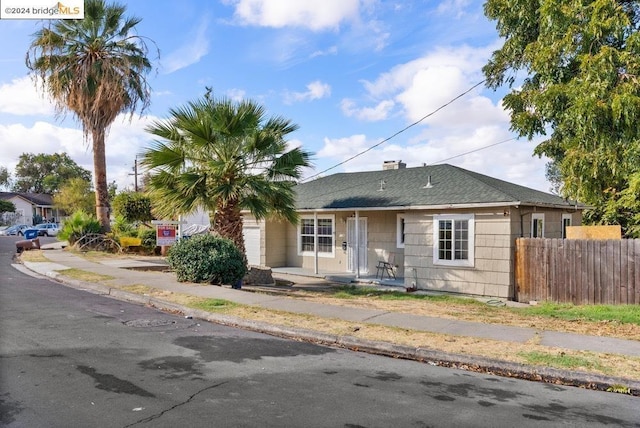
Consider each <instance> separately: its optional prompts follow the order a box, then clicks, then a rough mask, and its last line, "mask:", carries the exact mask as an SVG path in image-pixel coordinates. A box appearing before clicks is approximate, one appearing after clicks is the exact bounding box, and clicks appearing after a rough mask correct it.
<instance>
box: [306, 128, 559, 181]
mask: <svg viewBox="0 0 640 428" xmlns="http://www.w3.org/2000/svg"><path fill="white" fill-rule="evenodd" d="M423 137H425V135H422V136H421V137H418V138H416V139H415V140H414V142H413V143H409V144H406V145H401V144H399V143H398V142H394V141H388V142H386V143H384V144H382V145H380V146H378V147H375V148H373V149H370V148H371V147H373V146H374V145H376V144H377V143H378V142H379V140H378V141H374V140H372V139H370V138H368V137H367V136H366V135H364V134H357V135H352V136H350V137H344V138H325V139H324V146H323V147H322V149H321V150H320V151H318V156H319V157H320V158H324V160H325V161H326V162H327V165H330V166H333V165H337V164H338V163H340V162H344V161H346V160H347V159H350V158H352V157H354V156H357V157H355V158H354V159H353V160H350V161H349V162H347V163H346V164H344V165H341V166H340V167H339V168H338V169H332V170H330V171H327V172H326V173H324V174H323V175H328V174H333V173H335V172H338V171H340V170H343V171H346V172H353V171H375V170H380V169H381V168H382V163H383V162H384V161H385V160H402V161H403V162H405V163H406V164H407V167H409V168H411V167H418V166H422V165H423V164H427V165H431V164H439V163H447V164H450V165H455V166H459V167H461V168H464V169H468V170H470V171H474V172H478V173H480V174H485V175H488V176H491V177H495V178H498V179H502V180H506V181H510V182H512V183H517V184H520V185H523V186H527V187H531V188H533V189H538V190H542V191H544V192H548V191H549V184H548V183H547V181H546V179H545V177H544V166H545V164H546V162H547V159H545V158H542V159H539V158H538V157H537V156H536V157H532V155H531V154H532V153H533V149H534V147H535V145H536V142H530V141H520V140H515V141H514V140H510V141H505V140H508V139H510V138H511V137H512V135H510V134H509V133H508V131H506V130H505V129H504V127H498V126H487V127H481V128H478V129H476V130H474V131H473V132H471V133H468V134H466V135H460V136H451V137H441V138H433V139H426V138H423ZM503 141H504V142H503ZM501 142H502V143H501ZM496 143H500V144H496ZM369 149H370V150H369ZM360 153H362V154H361V155H360ZM326 168H327V166H326V165H325V166H319V167H318V168H317V169H318V170H317V171H316V173H318V172H320V171H323V170H324V169H326ZM541 171H543V173H542V174H541Z"/></svg>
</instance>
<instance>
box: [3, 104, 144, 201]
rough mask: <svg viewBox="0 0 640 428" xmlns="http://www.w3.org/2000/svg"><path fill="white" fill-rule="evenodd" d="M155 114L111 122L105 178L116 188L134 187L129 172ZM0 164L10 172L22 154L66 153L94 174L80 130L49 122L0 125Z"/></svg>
mask: <svg viewBox="0 0 640 428" xmlns="http://www.w3.org/2000/svg"><path fill="white" fill-rule="evenodd" d="M152 120H155V118H154V117H142V118H141V117H137V116H134V117H133V119H132V120H131V121H129V119H128V116H127V117H125V116H124V115H120V116H119V117H118V118H117V119H116V120H115V121H114V123H113V124H112V126H111V129H110V131H109V134H108V135H107V140H106V162H107V179H108V180H109V182H111V181H114V180H115V181H116V183H117V184H118V188H119V189H123V188H125V187H130V188H132V187H133V181H134V178H133V177H132V176H130V175H129V174H130V173H131V172H132V167H133V165H134V162H135V158H136V155H137V154H138V153H139V152H141V151H142V149H143V148H144V147H147V146H148V144H149V142H150V141H151V140H152V137H151V136H150V135H149V134H148V133H146V132H145V131H144V128H145V127H146V126H147V125H148V124H150V123H151V121H152ZM0 141H2V142H3V144H1V145H0V164H1V165H2V166H6V167H7V168H8V169H9V171H10V172H13V170H14V169H15V166H16V164H17V162H18V157H19V156H20V155H21V154H22V153H34V154H37V153H46V154H53V153H67V154H68V155H69V157H70V158H71V159H73V161H74V162H76V163H77V164H78V165H80V166H81V167H83V168H85V169H87V170H89V171H91V172H92V173H93V152H92V149H91V147H90V145H87V143H86V142H85V141H84V139H83V135H82V130H81V129H80V127H79V126H78V127H77V128H69V127H66V126H62V125H60V126H56V125H53V124H51V123H48V122H40V121H38V122H34V123H33V124H31V125H23V124H11V125H0Z"/></svg>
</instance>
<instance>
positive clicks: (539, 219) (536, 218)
mask: <svg viewBox="0 0 640 428" xmlns="http://www.w3.org/2000/svg"><path fill="white" fill-rule="evenodd" d="M544 223H545V221H544V213H533V214H531V235H530V236H531V237H532V238H544ZM534 229H535V230H538V229H540V234H539V235H538V234H536V235H535V236H534V234H533V232H534Z"/></svg>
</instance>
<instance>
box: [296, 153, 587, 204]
mask: <svg viewBox="0 0 640 428" xmlns="http://www.w3.org/2000/svg"><path fill="white" fill-rule="evenodd" d="M429 177H431V184H432V187H431V188H425V185H426V184H427V182H428V181H429ZM295 189H296V193H297V200H296V207H297V208H298V209H299V210H310V209H347V208H392V207H398V208H405V209H406V208H410V207H416V206H420V207H425V206H443V205H471V204H473V205H476V204H477V205H482V204H496V203H504V204H505V205H513V204H519V205H535V206H558V207H560V206H562V207H569V206H575V203H573V202H568V201H565V200H564V199H563V198H561V197H559V196H556V195H552V194H550V193H545V192H541V191H538V190H534V189H530V188H528V187H524V186H520V185H517V184H513V183H509V182H507V181H503V180H498V179H496V178H492V177H489V176H486V175H482V174H478V173H475V172H472V171H468V170H465V169H462V168H459V167H455V166H452V165H448V164H442V165H431V166H424V167H417V168H403V169H391V170H380V171H367V172H352V173H338V174H333V175H330V176H327V177H322V178H319V179H317V180H314V181H310V182H308V183H303V184H299V185H297V186H296V187H295Z"/></svg>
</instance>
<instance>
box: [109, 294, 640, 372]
mask: <svg viewBox="0 0 640 428" xmlns="http://www.w3.org/2000/svg"><path fill="white" fill-rule="evenodd" d="M121 288H123V289H127V290H129V291H135V290H139V291H142V292H144V294H146V295H150V296H153V297H157V298H162V299H164V300H167V301H171V302H174V303H178V304H181V305H184V306H187V307H191V308H197V309H201V310H205V311H209V312H212V313H220V314H225V315H230V316H234V317H237V318H240V319H246V320H251V321H257V322H264V323H268V324H273V325H279V326H283V327H291V328H300V329H305V330H311V331H317V332H321V333H326V334H333V335H338V336H352V337H356V338H360V339H365V340H371V341H379V342H388V343H393V344H397V345H403V346H408V347H412V348H423V349H430V350H438V351H442V352H447V353H452V354H462V355H473V356H480V357H486V358H492V359H497V360H501V361H510V362H514V363H520V364H529V365H539V366H541V367H556V368H561V369H572V370H582V371H586V372H589V373H595V374H600V375H606V376H615V377H622V378H629V379H635V380H640V358H633V357H625V356H621V355H615V354H599V353H592V352H584V351H575V350H569V349H563V348H554V347H548V346H542V345H540V344H539V340H537V339H536V338H534V339H532V340H530V341H529V342H527V343H515V342H507V341H497V340H489V339H480V338H474V337H465V336H450V335H445V334H438V333H429V332H423V331H415V330H409V329H401V328H395V327H385V326H381V325H376V324H369V323H354V322H350V321H344V320H339V319H328V318H320V317H316V316H312V315H306V314H295V313H290V312H283V311H274V310H268V309H264V308H261V307H256V306H246V305H239V304H235V303H233V302H229V301H226V300H221V299H207V298H201V297H194V296H190V295H184V294H180V293H173V292H170V291H165V290H158V289H154V288H151V287H148V286H141V285H135V284H134V285H130V286H126V287H121Z"/></svg>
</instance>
